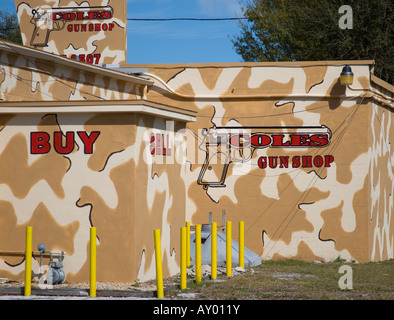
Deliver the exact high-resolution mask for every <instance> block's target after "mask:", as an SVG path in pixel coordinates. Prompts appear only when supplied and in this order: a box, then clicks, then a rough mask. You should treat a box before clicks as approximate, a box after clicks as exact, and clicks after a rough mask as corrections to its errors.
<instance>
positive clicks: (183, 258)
mask: <svg viewBox="0 0 394 320" xmlns="http://www.w3.org/2000/svg"><path fill="white" fill-rule="evenodd" d="M186 287H187V284H186V227H182V228H181V290H184V289H186Z"/></svg>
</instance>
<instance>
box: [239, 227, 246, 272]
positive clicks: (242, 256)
mask: <svg viewBox="0 0 394 320" xmlns="http://www.w3.org/2000/svg"><path fill="white" fill-rule="evenodd" d="M244 225H245V224H244V222H243V221H240V222H239V266H240V267H241V268H244V267H245V263H244V261H245V227H244Z"/></svg>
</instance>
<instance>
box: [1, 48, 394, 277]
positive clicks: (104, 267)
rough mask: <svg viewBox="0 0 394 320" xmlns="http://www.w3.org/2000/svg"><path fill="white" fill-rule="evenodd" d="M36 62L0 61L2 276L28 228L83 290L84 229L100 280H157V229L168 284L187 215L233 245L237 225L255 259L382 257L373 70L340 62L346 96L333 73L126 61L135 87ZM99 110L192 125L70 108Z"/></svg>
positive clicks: (385, 172)
mask: <svg viewBox="0 0 394 320" xmlns="http://www.w3.org/2000/svg"><path fill="white" fill-rule="evenodd" d="M18 48H19V47H13V49H18ZM42 59H43V60H40V59H34V58H33V57H31V56H30V57H26V56H24V55H17V54H12V50H11V49H10V50H8V51H7V52H4V51H1V52H0V61H1V74H0V75H1V78H0V98H1V99H2V102H1V104H0V112H1V114H0V168H7V169H6V170H4V169H1V171H0V206H1V210H0V212H1V215H2V219H1V220H0V229H1V236H0V276H2V277H8V278H11V279H12V278H22V277H23V272H24V263H23V254H21V252H23V250H24V231H25V227H26V226H27V225H33V246H34V248H35V247H36V245H37V244H38V243H39V242H44V243H46V244H47V247H48V249H49V250H56V251H59V250H64V251H66V258H65V261H64V264H65V271H66V273H67V278H66V280H67V281H70V282H71V281H73V282H74V281H75V282H80V281H87V279H88V272H89V270H88V266H89V262H88V241H89V227H90V226H91V225H94V226H96V227H97V236H98V237H97V243H98V259H99V260H98V281H128V282H133V281H136V280H139V281H144V280H147V279H152V278H154V276H155V275H154V274H155V270H154V269H155V266H154V248H153V230H154V229H156V228H160V229H161V233H162V246H163V252H162V254H163V266H164V270H165V276H169V275H172V274H175V273H177V272H179V254H178V253H179V238H180V237H179V230H180V227H181V226H183V225H184V223H185V220H188V221H191V223H192V224H197V223H208V214H209V212H212V213H213V217H214V219H215V220H216V221H218V222H220V221H221V218H222V217H221V214H222V210H225V211H226V218H227V220H230V221H233V226H234V230H233V237H234V239H237V237H238V230H237V227H236V226H237V224H236V223H237V222H238V221H240V220H243V221H245V231H246V239H245V245H246V246H247V247H248V248H249V249H251V250H252V251H254V252H256V253H258V254H259V255H261V257H262V258H263V259H271V258H283V257H284V258H298V259H304V260H334V259H336V258H337V257H338V256H340V257H342V258H345V259H348V260H350V259H355V260H356V261H358V262H364V261H370V260H381V259H388V258H392V257H393V221H392V209H393V201H392V188H393V166H392V165H391V163H392V160H391V159H392V158H393V151H392V150H391V147H390V141H391V139H392V137H393V126H392V120H393V119H392V117H393V113H392V100H387V99H386V98H387V96H389V97H391V99H392V97H393V94H392V91H390V88H391V87H389V90H386V91H384V88H383V87H382V86H381V84H380V83H377V84H376V83H374V82H372V81H371V75H370V63H371V62H353V63H351V66H352V69H353V72H354V74H355V81H354V84H353V85H352V88H353V89H355V90H350V89H349V88H345V87H343V86H341V85H340V83H339V82H338V76H339V74H340V72H341V69H342V66H343V64H344V63H345V62H336V63H334V62H333V63H320V62H315V63H276V64H274V63H272V64H269V63H268V64H264V63H263V64H242V63H239V64H215V65H188V66H182V65H148V66H125V68H128V71H140V72H141V71H142V72H146V73H147V74H148V73H149V74H151V76H150V77H151V79H152V80H153V82H154V83H153V85H148V84H147V83H145V84H142V83H138V81H137V80H136V79H134V80H135V81H136V82H135V83H133V81H132V80H130V81H122V80H119V79H117V80H116V79H112V78H107V77H105V76H103V71H100V70H101V69H102V68H100V69H99V68H97V69H96V67H90V68H91V69H89V70H90V72H87V71H86V70H85V71H84V70H80V68H79V67H80V66H81V64H80V63H77V62H72V64H73V66H74V67H73V68H66V65H59V64H58V65H55V64H51V63H48V61H49V60H48V57H47V56H45V57H42ZM45 59H47V60H45ZM64 60H66V59H64ZM43 62H45V63H43ZM156 77H158V78H156ZM131 78H132V76H130V79H131ZM160 79H161V80H160ZM369 89H371V90H374V91H378V92H379V93H382V92H383V94H384V97H385V98H384V97H383V98H382V97H381V98H382V99H383V100H384V101H386V102H385V103H386V104H387V105H384V104H383V103H381V102H379V100H378V99H377V95H376V94H373V93H371V92H370V90H369ZM171 90H173V91H171ZM99 100H100V101H99ZM103 100H104V101H103ZM29 101H30V102H29ZM387 101H388V103H387ZM41 102H42V105H43V106H44V107H45V106H47V108H48V109H47V111H46V112H38V111H37V110H41V109H38V108H39V104H40V103H41ZM48 102H51V103H50V104H48ZM107 102H110V103H111V104H113V106H114V107H116V106H118V105H131V104H136V103H141V104H144V103H145V104H146V103H148V102H149V103H150V104H155V105H156V106H157V109H158V110H161V112H164V111H165V108H169V107H168V106H171V108H172V110H178V111H177V112H183V113H185V112H186V111H187V110H194V109H196V110H198V116H197V121H196V122H188V123H187V124H186V127H185V122H182V121H174V122H172V121H168V119H167V118H165V117H162V116H159V115H155V116H153V115H148V114H141V113H133V112H130V110H131V109H128V110H129V112H98V111H95V112H83V109H82V107H83V106H86V105H90V106H96V107H97V108H98V107H99V106H100V105H101V104H102V103H107ZM75 103H78V104H79V105H80V106H81V109H80V110H77V111H78V112H58V109H57V107H62V108H64V107H65V106H67V105H68V104H70V105H71V104H72V105H76V104H75ZM21 106H29V107H31V108H32V109H31V110H32V111H31V112H26V110H25V111H24V112H19V113H18V112H16V111H17V110H18V109H17V108H18V107H21ZM9 107H12V108H13V109H7V108H9ZM51 108H53V109H51ZM4 110H13V111H14V112H8V113H7V112H4ZM51 110H54V111H52V112H51ZM62 110H64V109H62ZM55 111H56V112H55ZM215 127H216V129H218V127H221V128H220V130H222V131H223V130H225V129H226V128H227V129H228V128H229V127H233V131H230V132H228V134H227V135H223V137H227V138H228V137H230V138H231V139H227V140H224V141H223V142H225V143H222V144H220V145H218V144H217V143H216V142H217V141H214V140H212V141H213V142H212V144H209V145H208V149H207V144H206V142H207V141H210V140H207V139H208V138H210V139H211V138H212V139H213V138H214V137H213V136H212V137H209V136H207V135H206V134H207V132H210V131H204V130H203V129H210V130H211V131H212V130H213V129H215ZM223 127H224V128H223ZM239 130H242V131H241V133H242V134H243V135H242V136H241V135H240V131H239ZM222 133H223V132H222ZM47 137H50V140H49V143H50V144H51V148H50V150H48V152H45V151H47V150H46V149H45V148H48V144H46V143H45V142H48V141H47V140H46V139H47ZM234 137H235V138H234ZM43 141H45V142H43ZM210 142H211V141H210ZM229 143H230V144H229ZM252 145H253V146H254V147H253V148H251V146H252ZM241 147H242V148H241ZM164 150H165V151H164ZM207 151H208V152H209V153H208V155H209V157H208V158H207V157H206V155H207ZM217 155H219V156H217ZM185 156H186V158H185ZM207 159H209V161H210V163H209V164H207V163H206V160H207ZM226 159H227V161H226ZM214 160H216V161H217V162H216V163H213V162H212V161H214ZM241 160H243V161H241ZM222 161H223V162H222ZM43 195H45V196H43ZM219 224H220V223H219ZM18 252H19V255H18ZM38 264H39V257H38V256H37V255H35V258H34V262H33V270H38Z"/></svg>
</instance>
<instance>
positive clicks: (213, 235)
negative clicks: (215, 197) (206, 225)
mask: <svg viewBox="0 0 394 320" xmlns="http://www.w3.org/2000/svg"><path fill="white" fill-rule="evenodd" d="M211 238H212V239H211V279H216V277H217V223H216V222H212V223H211Z"/></svg>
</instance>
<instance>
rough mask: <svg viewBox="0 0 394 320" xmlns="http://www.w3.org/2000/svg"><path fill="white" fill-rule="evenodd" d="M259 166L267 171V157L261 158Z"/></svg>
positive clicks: (258, 162) (258, 161)
mask: <svg viewBox="0 0 394 320" xmlns="http://www.w3.org/2000/svg"><path fill="white" fill-rule="evenodd" d="M257 164H258V166H259V168H260V169H265V168H267V157H260V158H259V159H258V160H257Z"/></svg>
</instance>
